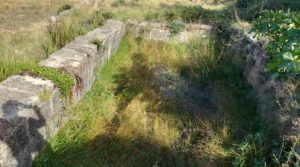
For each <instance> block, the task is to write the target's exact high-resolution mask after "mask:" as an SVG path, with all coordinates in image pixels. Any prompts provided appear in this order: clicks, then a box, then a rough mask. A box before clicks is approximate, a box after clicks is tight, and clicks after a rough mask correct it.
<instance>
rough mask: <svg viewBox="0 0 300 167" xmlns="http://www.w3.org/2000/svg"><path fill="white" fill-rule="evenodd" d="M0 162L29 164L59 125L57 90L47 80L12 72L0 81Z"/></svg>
mask: <svg viewBox="0 0 300 167" xmlns="http://www.w3.org/2000/svg"><path fill="white" fill-rule="evenodd" d="M0 92H1V94H0V132H1V133H0V166H8V167H14V166H22V167H23V166H30V165H31V162H32V160H33V158H34V157H35V156H36V155H37V153H38V152H39V151H40V150H41V149H42V148H43V147H44V146H45V144H46V143H47V139H49V138H50V137H51V136H53V135H54V134H55V133H56V131H57V130H58V128H59V127H60V125H61V122H60V121H61V119H60V118H59V117H56V116H57V115H61V114H62V105H61V101H60V93H59V90H58V89H57V88H55V87H54V85H53V83H52V82H51V81H49V80H42V79H40V78H34V77H31V76H20V75H16V76H12V77H9V78H8V79H7V80H5V81H3V82H2V83H0Z"/></svg>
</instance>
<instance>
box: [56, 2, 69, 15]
mask: <svg viewBox="0 0 300 167" xmlns="http://www.w3.org/2000/svg"><path fill="white" fill-rule="evenodd" d="M70 9H72V5H70V4H64V5H62V6H61V7H60V8H59V9H58V10H57V13H58V14H60V13H61V12H64V11H66V10H70Z"/></svg>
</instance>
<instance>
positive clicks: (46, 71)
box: [19, 64, 76, 98]
mask: <svg viewBox="0 0 300 167" xmlns="http://www.w3.org/2000/svg"><path fill="white" fill-rule="evenodd" d="M21 72H23V73H29V74H31V75H36V76H39V77H41V78H43V79H48V80H51V81H52V82H53V83H54V85H55V86H56V87H58V88H60V92H61V94H62V96H63V97H64V98H68V97H69V96H70V93H71V89H72V87H73V86H74V85H75V83H76V82H75V79H74V77H73V76H72V75H71V74H69V73H67V72H63V71H57V70H55V69H52V68H49V67H43V66H39V65H34V64H31V65H29V64H26V65H23V66H21V67H19V73H21Z"/></svg>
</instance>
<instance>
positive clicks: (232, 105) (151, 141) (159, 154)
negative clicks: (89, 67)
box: [34, 35, 275, 167]
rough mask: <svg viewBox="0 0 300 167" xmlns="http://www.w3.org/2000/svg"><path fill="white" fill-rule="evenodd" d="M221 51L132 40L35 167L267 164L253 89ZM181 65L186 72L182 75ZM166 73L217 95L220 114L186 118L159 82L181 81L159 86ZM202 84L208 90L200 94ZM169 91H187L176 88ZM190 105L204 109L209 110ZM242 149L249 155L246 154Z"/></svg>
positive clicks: (102, 71) (207, 43) (212, 111)
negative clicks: (161, 89) (165, 96)
mask: <svg viewBox="0 0 300 167" xmlns="http://www.w3.org/2000/svg"><path fill="white" fill-rule="evenodd" d="M216 45H217V43H216V42H213V41H211V40H203V39H198V40H194V41H192V42H191V43H189V44H188V45H178V44H163V43H159V42H150V41H144V40H140V39H136V38H134V37H132V36H130V35H129V36H127V37H126V38H125V39H124V40H123V42H122V44H121V46H120V48H119V50H118V52H117V53H116V55H114V56H113V57H112V59H111V60H110V61H109V63H108V64H107V65H106V66H104V67H101V68H99V69H98V72H97V78H98V79H97V80H96V82H95V84H94V86H93V88H92V91H91V92H89V93H88V94H87V96H85V97H84V99H83V100H82V101H80V102H79V104H78V105H77V106H76V107H74V108H71V109H69V111H70V114H71V118H72V119H71V120H70V121H69V122H68V124H67V125H66V127H65V128H63V129H61V131H60V132H59V133H58V135H57V136H56V137H54V139H53V140H52V141H51V142H50V143H49V145H48V146H47V148H46V149H45V150H44V152H43V153H42V154H41V155H40V156H39V157H38V158H37V159H36V160H35V162H34V166H64V167H67V166H232V165H235V166H243V165H244V166H248V165H251V164H254V163H256V161H257V162H259V163H264V162H265V161H264V160H265V158H267V159H268V158H269V157H271V156H272V153H271V152H270V147H269V145H268V144H267V143H269V142H270V138H269V136H272V135H268V134H269V133H267V129H268V128H267V127H266V126H265V125H263V124H260V123H258V122H260V116H259V114H258V113H257V110H256V106H255V100H254V99H253V98H252V97H249V96H247V94H248V93H249V92H250V91H251V87H250V86H249V85H247V83H246V81H245V79H244V78H243V75H242V71H241V70H240V68H239V67H237V66H235V65H234V64H233V63H232V62H231V61H230V60H227V59H225V58H224V57H223V56H220V54H217V53H220V52H216V51H215V49H216V48H215V47H216ZM183 66H184V67H185V70H187V69H188V71H189V72H188V73H184V72H183V71H182V70H183V68H182V67H183ZM164 70H166V71H168V72H169V73H171V74H172V75H175V76H179V77H180V78H181V79H182V78H185V79H184V80H186V81H187V83H186V84H187V85H188V86H189V85H190V84H191V85H196V87H197V89H199V90H198V91H200V90H201V91H209V90H211V91H212V90H213V91H214V92H215V93H216V95H217V98H216V100H217V102H216V103H217V104H218V107H217V108H214V107H212V108H209V109H202V110H200V111H197V112H196V111H192V110H191V111H189V110H187V108H185V107H183V106H184V104H182V105H178V104H176V102H174V101H173V100H171V99H169V100H168V99H166V98H164V96H163V95H162V94H161V92H160V84H161V82H163V81H164V79H167V80H168V82H177V81H172V79H170V78H161V79H162V80H161V81H160V80H156V79H155V76H156V75H157V74H159V73H162V74H165V71H164ZM162 77H163V76H162ZM205 79H206V80H205ZM207 80H208V81H207ZM201 84H204V85H205V86H204V87H201V86H200V87H198V86H199V85H201ZM191 85H190V86H191ZM185 89H186V88H185ZM172 91H174V92H181V93H183V92H184V91H185V90H184V89H180V88H176V87H174V88H173V90H172ZM177 98H180V97H177ZM181 100H184V99H181ZM190 103H191V104H192V105H199V104H202V107H204V108H205V106H206V105H207V104H206V103H203V102H201V101H198V102H197V103H199V104H197V103H196V102H194V104H193V102H190ZM264 130H266V131H264ZM270 134H271V133H270ZM256 136H259V137H260V138H259V137H256ZM272 137H273V136H272ZM254 138H255V143H252V140H251V139H254ZM273 139H275V138H273ZM260 140H261V141H260ZM245 145H247V147H249V149H248V150H243V148H244V146H245ZM132 155H136V156H132Z"/></svg>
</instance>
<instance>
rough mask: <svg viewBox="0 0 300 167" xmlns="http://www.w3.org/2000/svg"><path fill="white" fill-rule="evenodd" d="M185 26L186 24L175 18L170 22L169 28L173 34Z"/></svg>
mask: <svg viewBox="0 0 300 167" xmlns="http://www.w3.org/2000/svg"><path fill="white" fill-rule="evenodd" d="M184 27H185V24H184V23H183V22H182V21H181V20H174V21H172V22H170V23H169V29H170V32H171V34H177V33H179V32H180V31H181V30H183V29H184Z"/></svg>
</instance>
